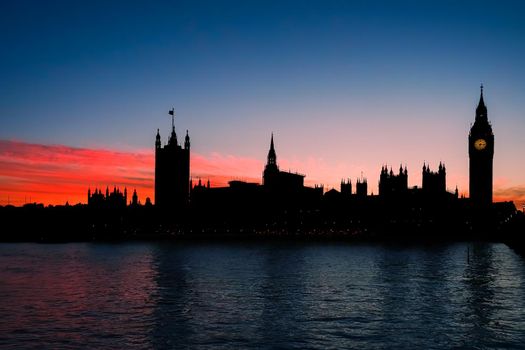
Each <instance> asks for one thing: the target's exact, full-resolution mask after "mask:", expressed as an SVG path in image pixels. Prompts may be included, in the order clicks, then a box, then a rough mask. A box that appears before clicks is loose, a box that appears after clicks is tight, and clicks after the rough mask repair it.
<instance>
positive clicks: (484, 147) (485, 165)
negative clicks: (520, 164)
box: [468, 85, 494, 206]
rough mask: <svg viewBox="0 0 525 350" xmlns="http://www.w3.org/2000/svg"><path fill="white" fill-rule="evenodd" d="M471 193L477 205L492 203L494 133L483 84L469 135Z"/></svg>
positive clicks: (471, 197)
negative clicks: (484, 99)
mask: <svg viewBox="0 0 525 350" xmlns="http://www.w3.org/2000/svg"><path fill="white" fill-rule="evenodd" d="M468 153H469V193H470V199H471V201H472V202H473V203H474V204H475V205H481V206H486V205H490V204H491V203H492V176H493V166H492V162H493V158H494V133H493V132H492V126H491V125H490V122H489V120H488V116H487V107H486V106H485V101H483V85H481V94H480V98H479V103H478V107H477V108H476V119H475V121H474V124H473V125H472V127H471V128H470V132H469V135H468Z"/></svg>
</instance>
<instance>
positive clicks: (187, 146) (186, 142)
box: [184, 130, 190, 149]
mask: <svg viewBox="0 0 525 350" xmlns="http://www.w3.org/2000/svg"><path fill="white" fill-rule="evenodd" d="M184 149H190V135H189V134H188V130H186V137H185V139H184Z"/></svg>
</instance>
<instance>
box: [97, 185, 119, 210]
mask: <svg viewBox="0 0 525 350" xmlns="http://www.w3.org/2000/svg"><path fill="white" fill-rule="evenodd" d="M127 201H128V190H127V188H124V192H121V191H120V189H119V188H117V187H116V186H115V187H113V191H112V192H110V191H109V187H106V194H104V193H102V190H100V189H98V188H95V191H94V192H93V193H92V192H91V188H89V189H88V206H89V207H93V208H107V209H109V208H113V209H115V208H125V207H126V205H127Z"/></svg>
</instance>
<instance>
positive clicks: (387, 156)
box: [0, 0, 525, 206]
mask: <svg viewBox="0 0 525 350" xmlns="http://www.w3.org/2000/svg"><path fill="white" fill-rule="evenodd" d="M524 14H525V2H523V1H496V0H495V1H479V0H477V1H452V0H450V1H447V0H444V1H364V0H363V1H350V0H348V1H329V0H328V1H326V0H325V1H321V0H319V1H306V0H305V1H282V0H281V1H165V2H164V1H133V0H127V1H107V0H105V1H52V0H48V1H26V0H17V1H2V2H0V44H1V55H0V205H5V204H7V203H8V202H9V203H11V204H15V205H21V204H23V203H24V202H29V201H33V202H35V201H36V202H43V203H45V204H63V203H65V202H66V201H69V202H70V203H77V202H86V193H87V189H88V187H91V188H92V189H93V188H95V187H101V188H104V189H105V187H106V186H110V187H111V188H112V187H113V186H119V187H121V188H123V187H127V188H128V191H129V190H132V189H133V188H136V189H137V191H138V192H139V197H140V199H141V200H142V201H144V199H145V197H146V196H150V197H153V173H154V171H153V166H154V158H153V155H154V141H155V134H156V131H157V128H160V132H161V136H162V138H163V142H166V141H167V136H168V133H169V129H170V126H171V119H170V116H169V115H168V110H169V109H171V108H172V107H174V108H175V111H176V114H177V117H176V128H177V133H178V135H179V136H180V137H179V139H181V138H182V136H183V135H184V134H185V131H186V129H188V130H189V134H190V136H191V141H192V159H191V174H192V176H193V178H194V179H198V178H202V179H203V180H207V179H208V178H209V179H210V180H211V182H212V185H215V186H220V185H224V184H226V183H227V181H228V180H231V179H241V180H247V181H259V182H260V181H261V175H262V170H263V166H264V163H265V161H266V155H267V151H268V146H269V142H270V134H271V132H273V133H274V136H275V146H276V151H277V157H278V159H277V160H278V163H279V165H280V167H281V169H284V170H288V169H290V170H292V171H298V172H300V173H304V174H306V183H307V184H308V185H313V184H324V185H325V188H326V189H330V188H332V187H335V188H337V189H338V187H339V182H340V180H341V178H351V179H352V181H353V182H354V183H355V179H356V178H357V177H358V176H360V175H361V173H363V175H364V176H365V177H366V178H367V179H368V182H369V191H371V192H374V193H377V182H378V179H379V172H380V169H381V166H382V165H383V164H388V166H392V167H393V168H394V169H397V168H399V164H400V163H402V164H403V165H407V167H408V173H409V180H408V181H409V185H410V186H416V185H418V186H420V185H421V167H422V165H423V162H424V161H426V162H427V163H430V166H431V168H432V169H436V168H437V166H438V164H439V162H440V161H442V162H444V163H445V164H446V167H447V188H448V189H449V190H450V191H453V190H454V188H455V187H456V185H457V186H458V188H459V191H460V193H462V194H465V195H467V196H468V148H467V136H468V131H469V128H470V124H471V123H473V122H474V115H475V114H474V113H475V107H476V105H477V103H478V100H479V93H480V90H479V86H480V83H483V85H484V87H485V88H484V96H485V102H486V104H487V107H488V115H489V120H490V121H491V122H492V125H493V130H494V133H495V156H494V196H495V199H496V200H510V199H512V200H515V201H516V202H517V204H518V205H519V206H521V205H522V204H523V203H525V157H524V150H525V64H524V62H525V39H524V38H525V17H524V16H525V15H524ZM152 199H153V198H152Z"/></svg>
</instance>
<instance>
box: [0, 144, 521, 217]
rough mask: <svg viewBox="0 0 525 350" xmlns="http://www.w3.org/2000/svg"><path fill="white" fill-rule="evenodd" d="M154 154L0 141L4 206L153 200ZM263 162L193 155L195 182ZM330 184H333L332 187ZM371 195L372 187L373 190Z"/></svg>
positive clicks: (497, 187) (249, 177) (323, 171)
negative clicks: (111, 198)
mask: <svg viewBox="0 0 525 350" xmlns="http://www.w3.org/2000/svg"><path fill="white" fill-rule="evenodd" d="M280 164H281V168H282V169H283V170H288V169H290V170H292V171H298V172H301V173H305V174H307V175H308V177H307V178H306V184H308V185H313V184H316V183H320V184H325V185H326V187H325V188H327V189H329V188H330V186H333V187H336V188H337V187H338V186H337V183H335V184H334V183H333V182H334V178H335V179H336V181H338V179H339V176H341V177H344V176H345V175H346V174H359V172H360V170H365V174H367V175H369V182H370V181H372V182H375V177H374V169H368V168H366V167H365V166H364V165H351V164H350V165H349V164H343V163H340V164H329V163H328V162H325V161H324V160H323V159H316V158H306V159H292V160H286V159H281V160H280ZM154 166H155V159H154V151H153V150H137V151H133V152H132V151H119V150H111V149H94V148H93V149H91V148H78V147H70V146H65V145H43V144H34V143H28V142H23V141H12V140H0V204H1V205H5V204H7V202H8V201H9V202H10V203H11V204H15V205H21V204H23V203H24V202H29V201H30V200H31V201H33V202H35V201H36V202H42V203H45V204H63V203H65V202H66V201H69V202H70V203H79V202H82V203H84V202H86V196H87V189H88V187H91V188H94V187H99V188H103V189H105V187H106V186H110V187H113V186H118V187H120V188H124V187H127V188H128V190H132V189H136V190H137V192H138V194H139V197H140V199H141V200H142V201H144V199H145V198H146V197H150V198H151V199H153V188H154ZM263 167H264V162H263V160H261V159H254V158H249V157H239V156H235V155H225V154H221V153H218V152H214V153H211V154H207V155H204V154H198V153H195V152H192V154H191V176H192V178H193V180H194V182H197V181H198V180H199V179H202V181H204V182H206V181H207V180H210V182H211V185H212V186H214V187H215V186H226V185H227V184H228V181H230V180H244V181H250V182H259V183H260V182H261V176H262V170H263ZM330 181H331V182H332V183H331V182H330ZM372 190H373V187H372ZM494 199H495V200H496V201H509V200H513V201H515V202H516V205H517V206H518V207H521V205H523V204H525V186H511V185H510V184H509V183H508V182H506V181H504V180H502V179H495V184H494Z"/></svg>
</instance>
